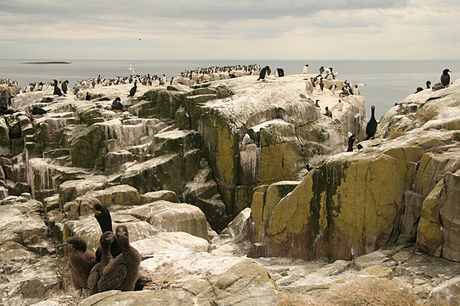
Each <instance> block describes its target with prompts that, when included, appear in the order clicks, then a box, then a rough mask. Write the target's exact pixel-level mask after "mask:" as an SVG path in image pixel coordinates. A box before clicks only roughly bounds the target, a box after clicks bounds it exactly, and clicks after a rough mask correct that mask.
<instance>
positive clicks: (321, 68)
mask: <svg viewBox="0 0 460 306" xmlns="http://www.w3.org/2000/svg"><path fill="white" fill-rule="evenodd" d="M323 73H324V66H321V67H319V74H323Z"/></svg>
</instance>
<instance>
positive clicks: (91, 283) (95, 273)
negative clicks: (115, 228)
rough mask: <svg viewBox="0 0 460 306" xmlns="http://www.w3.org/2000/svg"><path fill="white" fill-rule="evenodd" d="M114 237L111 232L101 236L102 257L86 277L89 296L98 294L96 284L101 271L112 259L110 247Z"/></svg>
mask: <svg viewBox="0 0 460 306" xmlns="http://www.w3.org/2000/svg"><path fill="white" fill-rule="evenodd" d="M114 238H115V235H114V234H113V233H112V232H111V231H107V232H105V233H103V234H102V235H101V238H100V240H99V242H100V243H101V249H102V256H101V262H98V263H97V264H96V265H95V266H94V267H93V268H92V269H91V273H90V275H89V277H88V288H89V294H90V295H93V294H95V293H98V292H99V287H98V285H97V283H98V282H99V280H100V279H101V277H102V271H103V270H104V268H105V267H106V266H107V265H108V264H109V262H110V261H111V260H112V259H113V257H112V254H110V246H111V245H112V242H113V241H114Z"/></svg>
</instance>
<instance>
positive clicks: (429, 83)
mask: <svg viewBox="0 0 460 306" xmlns="http://www.w3.org/2000/svg"><path fill="white" fill-rule="evenodd" d="M430 88H431V82H430V81H426V89H430Z"/></svg>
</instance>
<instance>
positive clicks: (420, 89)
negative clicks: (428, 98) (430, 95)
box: [414, 87, 423, 93]
mask: <svg viewBox="0 0 460 306" xmlns="http://www.w3.org/2000/svg"><path fill="white" fill-rule="evenodd" d="M421 91H423V88H422V87H417V89H416V90H415V92H414V93H419V92H421Z"/></svg>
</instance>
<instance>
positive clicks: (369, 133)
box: [366, 105, 377, 140]
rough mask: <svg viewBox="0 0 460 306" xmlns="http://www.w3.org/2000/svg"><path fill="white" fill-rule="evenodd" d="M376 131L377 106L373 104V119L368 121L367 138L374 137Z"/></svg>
mask: <svg viewBox="0 0 460 306" xmlns="http://www.w3.org/2000/svg"><path fill="white" fill-rule="evenodd" d="M375 132H377V120H375V106H373V105H372V106H371V119H370V120H369V122H368V123H367V126H366V134H367V138H366V140H368V139H370V138H372V137H374V135H375Z"/></svg>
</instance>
